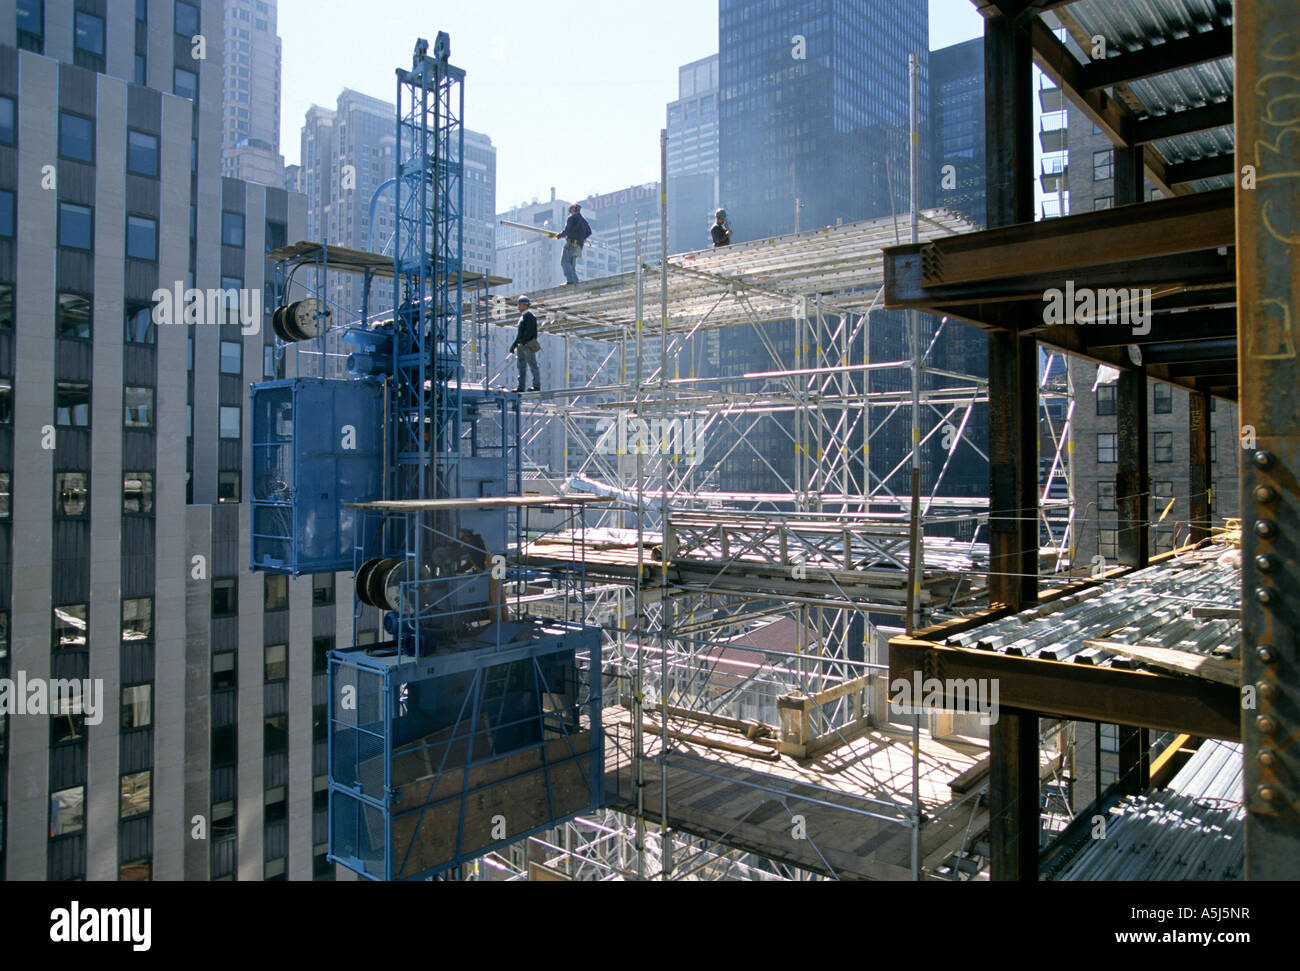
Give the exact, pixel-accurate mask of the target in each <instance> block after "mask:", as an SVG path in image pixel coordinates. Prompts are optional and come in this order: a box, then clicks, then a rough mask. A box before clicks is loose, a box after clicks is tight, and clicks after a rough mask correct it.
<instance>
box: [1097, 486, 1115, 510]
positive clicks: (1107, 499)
mask: <svg viewBox="0 0 1300 971" xmlns="http://www.w3.org/2000/svg"><path fill="white" fill-rule="evenodd" d="M1097 509H1098V510H1099V511H1100V512H1114V511H1115V509H1116V506H1115V483H1113V482H1098V483H1097Z"/></svg>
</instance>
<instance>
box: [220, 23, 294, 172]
mask: <svg viewBox="0 0 1300 971" xmlns="http://www.w3.org/2000/svg"><path fill="white" fill-rule="evenodd" d="M222 7H223V10H224V14H225V18H224V34H225V44H224V51H223V53H224V58H223V64H224V72H225V73H224V78H223V101H224V104H223V107H222V118H221V174H222V175H224V176H227V177H229V178H232V179H243V180H244V181H246V182H258V183H260V184H262V185H272V186H282V185H283V184H284V156H283V155H281V154H280V37H279V34H278V33H277V30H276V18H277V13H278V11H277V0H223V4H222Z"/></svg>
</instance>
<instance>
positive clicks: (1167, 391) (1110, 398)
mask: <svg viewBox="0 0 1300 971" xmlns="http://www.w3.org/2000/svg"><path fill="white" fill-rule="evenodd" d="M1118 387H1119V386H1118V385H1116V384H1099V385H1097V414H1098V415H1113V414H1115V413H1116V409H1117V406H1118V402H1119V399H1118V397H1117V395H1118ZM1210 400H1211V402H1213V401H1214V399H1213V398H1211V399H1210ZM1151 410H1152V411H1153V412H1154V413H1155V414H1157V415H1170V414H1173V411H1174V389H1173V387H1172V386H1171V385H1168V384H1163V383H1160V382H1157V383H1156V384H1155V385H1153V386H1152V389H1151Z"/></svg>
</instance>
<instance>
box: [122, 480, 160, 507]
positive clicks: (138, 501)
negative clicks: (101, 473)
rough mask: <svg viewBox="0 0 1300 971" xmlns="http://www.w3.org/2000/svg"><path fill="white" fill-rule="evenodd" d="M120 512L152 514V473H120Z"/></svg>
mask: <svg viewBox="0 0 1300 971" xmlns="http://www.w3.org/2000/svg"><path fill="white" fill-rule="evenodd" d="M122 512H123V513H150V512H153V473H152V472H123V473H122Z"/></svg>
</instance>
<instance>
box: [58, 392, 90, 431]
mask: <svg viewBox="0 0 1300 971" xmlns="http://www.w3.org/2000/svg"><path fill="white" fill-rule="evenodd" d="M54 423H55V424H56V425H59V426H61V427H63V428H89V427H90V385H88V384H80V383H78V382H75V381H59V382H58V383H57V384H56V385H55V386H54Z"/></svg>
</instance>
